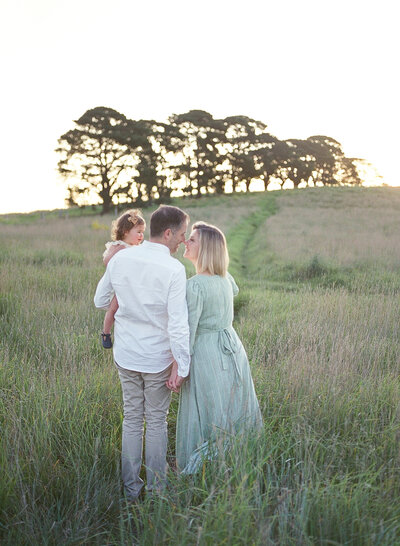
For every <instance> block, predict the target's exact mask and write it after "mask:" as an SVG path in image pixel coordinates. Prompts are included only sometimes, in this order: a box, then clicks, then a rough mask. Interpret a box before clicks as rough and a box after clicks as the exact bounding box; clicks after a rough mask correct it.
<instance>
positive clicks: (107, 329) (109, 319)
mask: <svg viewBox="0 0 400 546" xmlns="http://www.w3.org/2000/svg"><path fill="white" fill-rule="evenodd" d="M117 309H118V300H117V298H116V296H114V297H113V299H112V300H111V303H110V307H109V308H108V309H107V312H106V316H105V317H104V324H103V333H104V334H111V328H112V325H113V324H114V315H115V313H116V312H117Z"/></svg>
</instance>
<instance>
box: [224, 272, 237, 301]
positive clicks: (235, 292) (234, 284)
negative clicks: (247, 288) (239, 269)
mask: <svg viewBox="0 0 400 546" xmlns="http://www.w3.org/2000/svg"><path fill="white" fill-rule="evenodd" d="M226 277H227V279H228V280H229V282H230V283H231V285H232V292H233V295H234V296H237V295H238V294H239V287H238V285H237V284H236V283H235V279H234V278H233V277H232V275H231V274H230V273H227V274H226Z"/></svg>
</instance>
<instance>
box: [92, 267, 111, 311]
mask: <svg viewBox="0 0 400 546" xmlns="http://www.w3.org/2000/svg"><path fill="white" fill-rule="evenodd" d="M113 295H114V290H113V287H112V284H111V280H110V270H109V268H108V267H107V269H106V272H105V273H104V275H103V276H102V278H101V279H100V281H99V284H98V285H97V288H96V293H95V295H94V304H95V306H96V307H97V308H98V309H107V307H108V306H109V305H110V302H111V300H112V297H113Z"/></svg>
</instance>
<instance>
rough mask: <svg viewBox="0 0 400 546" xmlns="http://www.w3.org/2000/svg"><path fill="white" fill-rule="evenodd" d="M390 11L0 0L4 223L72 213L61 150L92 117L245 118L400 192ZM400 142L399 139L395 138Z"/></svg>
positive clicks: (164, 0) (349, 0)
mask: <svg viewBox="0 0 400 546" xmlns="http://www.w3.org/2000/svg"><path fill="white" fill-rule="evenodd" d="M395 5H396V2H393V1H392V0H380V1H378V0H376V1H375V0H374V1H369V0H363V1H361V0H345V1H343V0H336V1H335V2H323V1H321V0H303V1H301V2H300V1H299V0H286V1H285V0H281V1H279V2H278V1H275V2H272V1H268V0H246V1H243V0H240V1H236V0H202V1H201V2H194V1H190V0H161V1H154V0H147V1H146V2H143V1H140V2H139V1H138V0H113V1H112V2H110V1H109V0H79V1H78V0H1V4H0V21H1V22H0V46H1V47H0V63H1V65H0V69H1V75H2V82H3V83H2V86H1V99H0V115H1V122H2V127H1V136H0V150H1V171H0V184H1V200H0V213H5V212H25V211H30V210H36V209H51V208H60V207H63V206H64V198H65V185H64V184H63V183H62V181H60V180H59V179H58V177H57V174H56V164H57V158H56V155H55V154H54V152H53V150H54V148H55V147H56V145H57V139H58V137H59V136H61V135H62V134H63V133H64V132H66V131H67V130H69V129H72V128H73V120H74V119H77V118H79V117H80V116H81V115H82V114H83V113H84V112H85V111H86V110H87V109H89V108H94V107H96V106H109V107H111V108H114V109H116V110H119V111H120V112H122V113H123V114H125V115H126V116H128V117H130V118H133V119H141V118H152V119H157V120H159V121H164V120H166V119H167V117H168V116H169V115H171V114H172V113H183V112H186V111H188V110H191V109H201V110H207V111H208V112H210V113H211V114H212V115H213V116H214V117H226V116H230V115H238V114H242V115H247V116H250V117H254V118H256V119H258V120H260V121H263V122H265V123H267V124H268V127H269V130H270V131H271V133H273V134H275V135H276V136H278V137H279V138H282V139H285V138H306V137H308V136H310V135H315V134H325V135H328V136H330V137H332V138H335V139H336V140H338V141H339V142H341V143H342V145H343V148H344V151H345V153H346V155H347V156H351V157H355V156H356V157H363V158H365V159H368V160H369V161H371V162H372V163H373V164H374V165H375V166H376V167H377V169H378V170H379V171H380V172H381V174H382V175H383V176H384V180H385V182H386V183H388V184H393V185H399V184H400V176H399V175H398V166H397V149H398V137H397V129H398V126H399V122H400V115H399V107H398V104H399V97H400V89H399V78H398V55H399V50H400V48H399V45H400V44H399V42H400V35H399V32H398V28H397V26H398V17H397V10H396V8H395ZM395 131H396V133H395Z"/></svg>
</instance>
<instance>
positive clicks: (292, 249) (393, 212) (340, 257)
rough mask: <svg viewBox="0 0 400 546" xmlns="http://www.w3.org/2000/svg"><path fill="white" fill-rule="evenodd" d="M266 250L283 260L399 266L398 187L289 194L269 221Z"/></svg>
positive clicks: (339, 264) (399, 214)
mask: <svg viewBox="0 0 400 546" xmlns="http://www.w3.org/2000/svg"><path fill="white" fill-rule="evenodd" d="M266 236H267V243H268V246H269V247H270V248H271V249H272V250H273V251H274V252H275V253H276V254H277V256H278V257H279V258H281V259H283V260H285V261H291V262H306V261H309V260H310V258H312V257H313V256H316V255H317V256H319V257H320V258H322V259H323V260H325V261H326V262H327V263H330V264H332V265H335V266H346V267H349V266H350V267H351V266H354V265H373V264H376V263H377V262H381V263H384V264H385V267H388V268H397V267H399V266H400V189H398V188H374V189H373V190H372V191H371V190H370V189H368V188H352V189H351V188H342V189H339V188H332V189H330V188H323V189H321V188H317V189H315V190H312V189H307V190H304V191H303V190H299V191H297V192H293V191H287V192H285V193H284V194H282V195H281V196H280V197H279V211H278V213H277V214H276V215H274V216H272V217H270V218H269V219H268V220H267V223H266Z"/></svg>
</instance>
